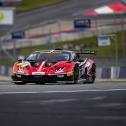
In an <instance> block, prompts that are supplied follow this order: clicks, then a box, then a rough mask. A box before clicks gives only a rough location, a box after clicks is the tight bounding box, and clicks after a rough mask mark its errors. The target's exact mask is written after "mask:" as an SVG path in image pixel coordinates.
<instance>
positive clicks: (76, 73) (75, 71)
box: [73, 65, 79, 84]
mask: <svg viewBox="0 0 126 126" xmlns="http://www.w3.org/2000/svg"><path fill="white" fill-rule="evenodd" d="M78 80H79V66H78V65H75V67H74V76H73V81H74V82H73V83H74V84H78Z"/></svg>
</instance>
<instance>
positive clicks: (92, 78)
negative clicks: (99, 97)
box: [86, 64, 96, 84]
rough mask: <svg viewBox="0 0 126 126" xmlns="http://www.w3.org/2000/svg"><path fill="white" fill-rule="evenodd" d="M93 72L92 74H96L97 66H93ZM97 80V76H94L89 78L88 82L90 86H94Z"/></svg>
mask: <svg viewBox="0 0 126 126" xmlns="http://www.w3.org/2000/svg"><path fill="white" fill-rule="evenodd" d="M91 70H92V73H95V74H96V65H95V64H93V65H92V69H91ZM95 78H96V77H95V75H93V76H92V77H87V79H86V82H87V83H90V84H93V83H94V82H95Z"/></svg>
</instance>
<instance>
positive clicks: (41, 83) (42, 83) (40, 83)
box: [36, 82, 45, 85]
mask: <svg viewBox="0 0 126 126" xmlns="http://www.w3.org/2000/svg"><path fill="white" fill-rule="evenodd" d="M36 84H37V85H44V84H45V83H44V82H36Z"/></svg>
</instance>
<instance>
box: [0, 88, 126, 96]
mask: <svg viewBox="0 0 126 126" xmlns="http://www.w3.org/2000/svg"><path fill="white" fill-rule="evenodd" d="M111 91H112V92H115V91H126V89H104V90H73V91H42V92H34V91H33V92H32V91H31V92H0V95H4V94H41V93H44V94H46V93H81V92H111Z"/></svg>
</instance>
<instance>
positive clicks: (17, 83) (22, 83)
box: [14, 82, 26, 85]
mask: <svg viewBox="0 0 126 126" xmlns="http://www.w3.org/2000/svg"><path fill="white" fill-rule="evenodd" d="M14 84H16V85H25V84H26V83H25V82H14Z"/></svg>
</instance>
